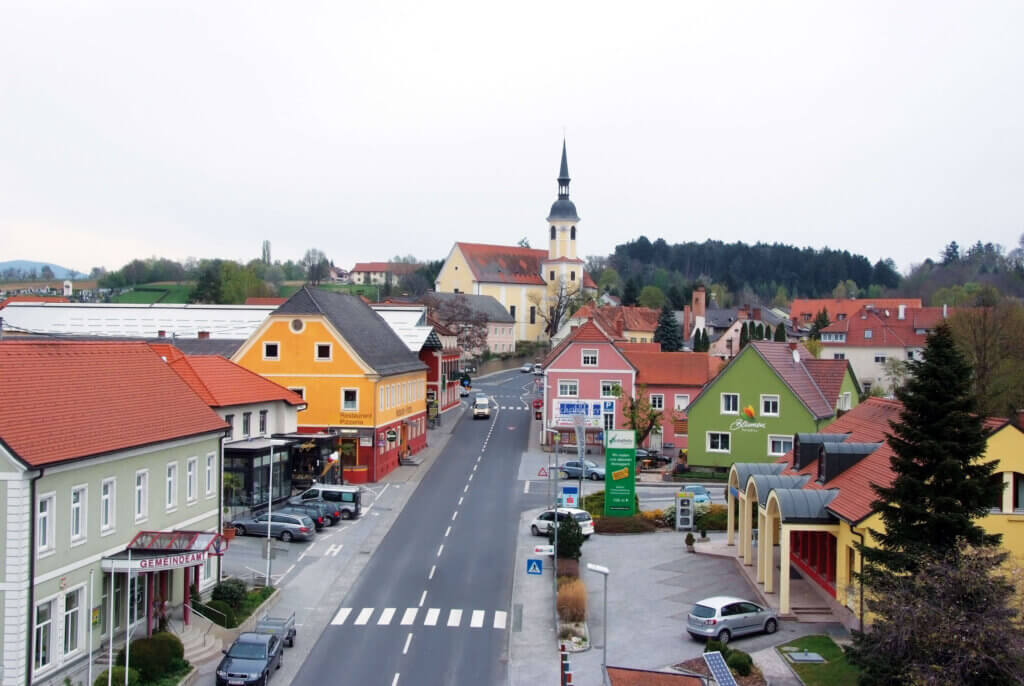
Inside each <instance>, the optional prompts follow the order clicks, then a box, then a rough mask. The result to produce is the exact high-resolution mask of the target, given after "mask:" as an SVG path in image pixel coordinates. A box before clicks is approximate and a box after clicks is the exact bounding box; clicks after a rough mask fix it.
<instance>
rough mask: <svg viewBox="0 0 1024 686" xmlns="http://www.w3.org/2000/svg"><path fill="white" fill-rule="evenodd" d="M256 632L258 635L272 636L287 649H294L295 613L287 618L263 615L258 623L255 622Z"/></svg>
mask: <svg viewBox="0 0 1024 686" xmlns="http://www.w3.org/2000/svg"><path fill="white" fill-rule="evenodd" d="M256 632H257V633H260V634H274V635H275V636H277V640H279V641H281V642H282V643H283V644H285V645H286V646H288V647H289V648H294V647H295V613H294V612H293V613H291V615H289V616H287V617H271V616H270V615H269V614H264V615H263V616H262V617H261V618H260V621H258V622H256Z"/></svg>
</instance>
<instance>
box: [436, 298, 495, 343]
mask: <svg viewBox="0 0 1024 686" xmlns="http://www.w3.org/2000/svg"><path fill="white" fill-rule="evenodd" d="M423 302H424V303H425V304H426V305H427V307H428V308H429V309H430V310H431V311H432V313H433V315H434V316H435V317H436V318H437V320H438V321H439V322H441V323H442V324H443V325H445V326H446V327H449V328H451V329H454V330H455V331H456V332H457V336H456V341H457V343H458V346H459V350H461V351H462V352H463V353H464V354H465V355H468V356H470V357H476V356H479V355H480V354H481V353H482V352H483V351H484V350H485V349H486V348H487V329H488V326H487V315H485V314H484V313H482V312H478V311H476V310H474V309H473V308H472V307H470V306H469V300H468V299H467V298H466V296H465V295H463V294H461V293H458V294H456V295H455V296H454V297H445V298H440V297H438V296H437V294H434V293H427V294H426V295H425V296H424V298H423Z"/></svg>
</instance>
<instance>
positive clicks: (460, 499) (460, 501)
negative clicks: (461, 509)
mask: <svg viewBox="0 0 1024 686" xmlns="http://www.w3.org/2000/svg"><path fill="white" fill-rule="evenodd" d="M462 498H463V496H461V495H460V496H459V505H461V504H462Z"/></svg>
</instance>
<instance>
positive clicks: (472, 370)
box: [460, 362, 476, 374]
mask: <svg viewBox="0 0 1024 686" xmlns="http://www.w3.org/2000/svg"><path fill="white" fill-rule="evenodd" d="M460 371H461V372H462V373H463V374H476V365H475V364H473V363H472V362H463V363H462V368H461V369H460Z"/></svg>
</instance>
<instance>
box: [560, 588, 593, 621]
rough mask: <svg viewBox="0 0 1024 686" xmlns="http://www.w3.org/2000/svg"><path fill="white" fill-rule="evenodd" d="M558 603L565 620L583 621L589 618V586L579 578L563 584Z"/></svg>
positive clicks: (561, 616) (562, 617)
mask: <svg viewBox="0 0 1024 686" xmlns="http://www.w3.org/2000/svg"><path fill="white" fill-rule="evenodd" d="M557 603H558V616H559V617H560V618H561V619H562V621H563V622H582V621H583V620H584V619H586V618H587V587H586V586H584V585H583V582H582V581H580V580H579V579H573V580H572V581H568V582H566V583H564V584H562V587H561V588H559V589H558V601H557Z"/></svg>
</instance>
